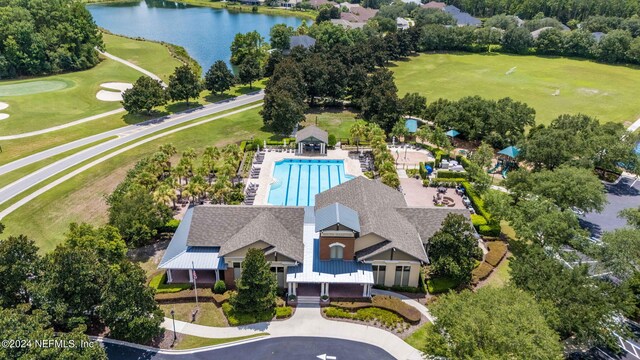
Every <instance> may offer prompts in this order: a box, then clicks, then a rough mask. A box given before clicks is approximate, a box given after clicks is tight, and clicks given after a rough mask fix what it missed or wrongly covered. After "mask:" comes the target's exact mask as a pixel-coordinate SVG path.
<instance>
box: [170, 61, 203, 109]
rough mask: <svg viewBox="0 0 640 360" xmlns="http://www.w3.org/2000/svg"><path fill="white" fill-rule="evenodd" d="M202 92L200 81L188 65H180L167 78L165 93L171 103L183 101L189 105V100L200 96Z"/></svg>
mask: <svg viewBox="0 0 640 360" xmlns="http://www.w3.org/2000/svg"><path fill="white" fill-rule="evenodd" d="M201 90H202V87H201V84H200V79H199V78H198V75H197V74H196V73H194V72H193V71H192V70H191V68H190V67H189V66H188V65H182V66H179V67H177V68H176V69H175V71H174V72H173V74H172V75H171V76H169V87H168V88H167V92H168V93H169V97H170V98H171V100H173V101H181V100H184V101H186V102H187V105H189V99H195V98H197V97H198V96H200V91H201Z"/></svg>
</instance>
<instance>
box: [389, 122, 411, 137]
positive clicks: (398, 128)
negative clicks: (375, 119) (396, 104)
mask: <svg viewBox="0 0 640 360" xmlns="http://www.w3.org/2000/svg"><path fill="white" fill-rule="evenodd" d="M389 135H391V136H395V138H396V139H398V141H400V138H402V141H407V135H409V130H407V126H406V125H405V123H404V120H402V119H401V120H398V121H397V122H396V123H395V125H393V128H392V129H391V132H390V133H389Z"/></svg>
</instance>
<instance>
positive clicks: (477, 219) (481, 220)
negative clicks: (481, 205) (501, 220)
mask: <svg viewBox="0 0 640 360" xmlns="http://www.w3.org/2000/svg"><path fill="white" fill-rule="evenodd" d="M471 223H472V224H473V226H475V228H476V229H477V228H478V227H480V226H482V225H487V219H485V217H484V216H482V215H478V214H471Z"/></svg>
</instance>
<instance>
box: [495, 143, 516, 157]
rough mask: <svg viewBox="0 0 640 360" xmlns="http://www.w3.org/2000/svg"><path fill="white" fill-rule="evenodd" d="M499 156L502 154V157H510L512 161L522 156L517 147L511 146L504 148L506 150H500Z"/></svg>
mask: <svg viewBox="0 0 640 360" xmlns="http://www.w3.org/2000/svg"><path fill="white" fill-rule="evenodd" d="M498 154H502V155H505V156H508V157H510V158H512V159H515V158H516V156H518V154H520V149H518V148H517V147H515V146H509V147H507V148H504V149H502V150H500V151H499V152H498Z"/></svg>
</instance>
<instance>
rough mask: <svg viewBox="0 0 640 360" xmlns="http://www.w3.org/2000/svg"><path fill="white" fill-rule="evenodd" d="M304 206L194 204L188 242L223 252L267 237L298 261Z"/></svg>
mask: <svg viewBox="0 0 640 360" xmlns="http://www.w3.org/2000/svg"><path fill="white" fill-rule="evenodd" d="M303 230H304V208H302V207H285V206H238V205H231V206H226V205H204V206H196V207H195V208H193V217H192V221H191V227H190V229H189V235H188V238H187V245H189V246H220V255H221V256H224V255H226V254H228V253H230V252H233V251H235V250H238V249H241V248H243V247H245V246H247V245H251V244H253V243H255V242H257V241H264V242H266V243H267V244H269V245H272V246H274V247H275V248H276V251H277V252H279V253H281V254H283V255H285V256H287V257H289V258H291V259H294V260H296V261H302V260H303V257H304V256H303V254H304V248H303V243H302V235H303Z"/></svg>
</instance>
